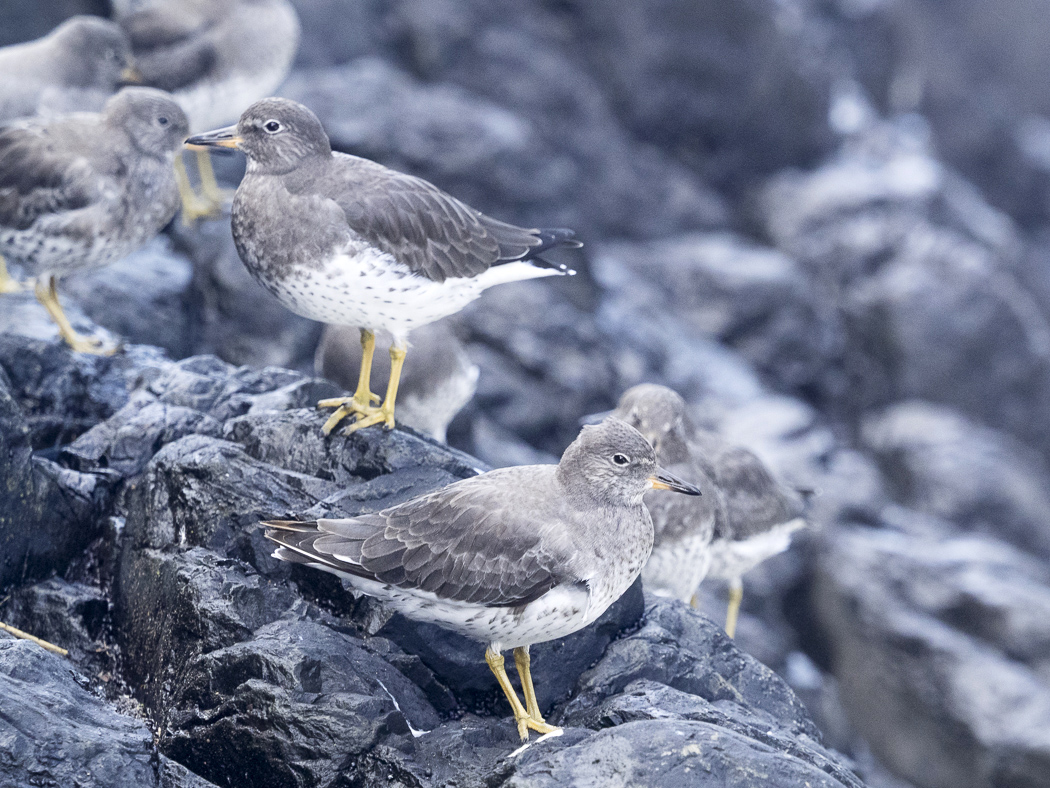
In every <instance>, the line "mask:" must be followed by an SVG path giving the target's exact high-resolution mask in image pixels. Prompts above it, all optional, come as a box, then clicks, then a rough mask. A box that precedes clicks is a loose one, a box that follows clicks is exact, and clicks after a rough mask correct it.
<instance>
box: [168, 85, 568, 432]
mask: <svg viewBox="0 0 1050 788" xmlns="http://www.w3.org/2000/svg"><path fill="white" fill-rule="evenodd" d="M187 142H188V143H189V144H192V145H205V146H209V145H210V146H219V147H226V148H236V149H238V150H241V151H243V152H244V153H245V155H246V156H247V157H248V169H247V173H246V174H245V176H244V180H242V181H241V184H240V186H239V187H238V189H237V193H236V195H235V197H234V201H233V238H234V241H235V243H236V245H237V251H238V253H239V254H240V257H241V260H243V261H244V264H245V266H246V267H247V268H248V270H249V272H251V274H252V275H253V276H254V277H255V278H256V279H257V280H258V281H259V282H260V283H261V284H262V285H263V286H264V287H265V288H266V289H267V290H269V291H270V292H271V293H273V295H274V296H276V297H277V299H278V300H279V301H281V303H283V304H284V305H285V306H287V307H288V308H289V309H291V310H292V311H293V312H295V313H297V314H300V315H303V316H305V317H308V318H310V319H312V320H319V321H322V322H325V323H334V324H338V325H349V326H358V327H360V329H361V344H362V348H363V351H364V352H363V358H362V362H361V372H360V376H359V377H358V384H357V390H356V391H355V393H354V395H353V396H352V397H344V398H339V399H335V400H324V401H322V402H321V403H319V404H320V406H322V407H337V408H338V409H337V410H336V411H335V413H334V414H332V417H331V418H330V419H329V420H328V422H327V423H326V424H325V425H324V428H323V430H324V432H325V434H328V433H329V432H331V430H333V429H334V428H335V427H336V425H337V424H338V423H339V422H340V421H341V420H342V419H343V418H344V417H345V416H347V415H349V414H351V413H353V414H356V415H357V417H358V421H357V422H356V423H355V424H353V425H351V426H350V427H349V428H348V431H353V430H355V429H360V428H362V427H368V426H371V425H373V424H384V425H386V426H387V427H388V428H391V427H393V426H394V401H395V400H396V398H397V389H398V383H399V380H400V375H401V367H402V365H403V364H404V360H405V354H406V352H407V337H408V333H409V332H410V331H411V330H412V329H414V328H416V327H418V326H422V325H426V324H427V323H432V322H433V321H435V320H438V319H439V318H442V317H446V316H448V315H451V314H453V313H455V312H458V311H459V310H460V309H462V308H463V307H464V306H466V305H467V304H468V303H470V302H471V301H473V300H474V299H475V298H477V297H478V296H479V295H480V294H481V292H482V291H483V290H485V289H486V288H489V287H492V286H493V285H498V284H502V283H505V282H514V281H519V280H523V279H535V278H537V277H543V276H557V275H562V274H571V273H574V272H572V271H570V270H569V269H567V268H565V267H564V266H557V265H553V264H551V263H548V262H547V261H545V260H543V259H542V258H540V257H539V255H540V254H542V253H543V252H545V251H547V250H549V249H552V248H554V247H558V246H568V247H578V246H581V245H582V244H580V242H579V241H575V240H573V235H574V233H573V232H572V231H571V230H561V229H557V230H539V229H525V228H522V227H516V226H514V225H512V224H506V223H504V222H501V221H498V220H496V219H491V218H489V217H488V216H485V215H484V214H482V213H481V212H480V211H477V210H475V209H473V208H471V207H470V206H469V205H467V204H465V203H463V202H460V201H459V200H457V199H456V198H455V197H452V196H451V195H449V194H446V193H445V192H443V191H441V190H440V189H438V188H437V187H436V186H434V185H433V184H431V183H429V182H427V181H425V180H422V179H421V178H416V177H413V176H411V175H405V174H403V173H400V172H396V171H394V170H391V169H389V168H387V167H384V166H382V165H381V164H377V163H375V162H373V161H369V160H367V159H362V158H358V157H357V156H350V155H347V154H345V153H333V151H332V147H331V145H330V143H329V140H328V135H327V134H325V131H324V129H323V128H322V126H321V122H320V121H319V120H318V119H317V116H316V115H314V114H313V113H312V112H311V111H310V110H309V109H307V108H306V107H304V106H302V105H301V104H297V103H296V102H294V101H289V100H287V99H279V98H270V99H264V100H262V101H259V102H256V103H255V104H253V105H252V106H250V107H249V108H248V109H247V110H246V111H245V113H244V114H243V115H242V116H241V119H240V121H239V122H238V124H237V125H236V126H230V127H228V128H224V129H218V130H216V131H212V132H209V133H207V134H200V135H197V136H194V137H190V139H189V140H187ZM376 330H383V331H386V332H388V333H389V334H391V335H392V336H393V344H392V345H391V348H390V359H391V371H390V381H389V383H388V385H387V392H386V397H385V399H384V400H383V403H382V405H381V406H379V407H375V406H374V405H373V404H372V402H373V400H378V397H376V395H374V394H372V392H371V390H370V375H371V366H372V353H373V351H374V348H375V334H374V332H375V331H376Z"/></svg>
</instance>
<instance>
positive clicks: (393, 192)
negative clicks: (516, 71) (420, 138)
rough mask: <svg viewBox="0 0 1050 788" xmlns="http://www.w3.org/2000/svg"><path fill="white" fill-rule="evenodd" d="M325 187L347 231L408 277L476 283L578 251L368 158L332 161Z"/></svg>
mask: <svg viewBox="0 0 1050 788" xmlns="http://www.w3.org/2000/svg"><path fill="white" fill-rule="evenodd" d="M334 156H335V161H336V162H339V163H342V166H336V167H332V168H331V170H329V172H328V173H327V175H326V176H325V179H324V182H323V183H318V182H317V181H314V182H313V183H312V184H311V185H312V187H313V188H318V187H320V188H321V189H322V190H323V191H324V193H325V194H326V196H328V197H329V198H330V199H332V200H334V201H335V202H336V203H338V205H339V207H340V208H341V209H342V210H343V213H344V214H345V216H346V221H347V224H348V225H349V227H350V229H351V230H353V231H354V232H355V233H357V234H358V235H360V236H361V237H362V238H364V239H365V240H366V241H368V242H369V243H370V244H372V245H373V246H376V247H377V248H379V249H382V250H383V251H384V252H387V253H388V254H390V255H392V256H393V257H394V259H396V260H398V261H399V262H400V263H402V264H403V265H405V266H406V267H407V268H408V269H409V270H410V271H412V272H413V273H415V274H419V275H421V276H425V277H427V278H428V279H431V280H433V281H436V282H443V281H445V279H449V278H458V277H470V276H477V275H478V274H481V273H483V272H484V271H486V270H488V268H490V267H491V266H494V265H499V264H501V263H509V262H514V261H517V260H530V261H533V262H534V264H535V265H538V266H540V267H546V268H551V267H555V266H552V265H551V264H550V263H547V262H546V261H545V260H541V259H539V257H538V255H540V254H541V253H543V252H544V251H546V250H548V249H552V248H555V247H557V246H568V247H578V246H581V245H582V244H581V243H580V242H579V241H576V240H575V239H574V238H573V236H574V235H575V234H574V233H573V231H572V230H566V229H542V230H541V229H526V228H523V227H517V226H515V225H512V224H507V223H506V222H501V221H498V220H496V219H493V218H491V217H488V216H486V215H484V214H483V213H481V212H480V211H477V210H475V209H474V208H471V207H470V206H469V205H467V204H466V203H464V202H461V201H460V200H457V199H456V198H455V197H453V196H451V195H449V194H446V193H445V192H443V191H441V189H439V188H438V187H437V186H435V185H434V184H432V183H429V182H428V181H425V180H423V179H422V178H416V177H414V176H412V175H406V174H404V173H400V172H397V171H395V170H391V169H388V168H387V167H384V166H382V165H380V164H376V163H375V162H372V161H368V160H367V159H360V158H358V157H356V156H348V155H346V154H340V153H337V154H334Z"/></svg>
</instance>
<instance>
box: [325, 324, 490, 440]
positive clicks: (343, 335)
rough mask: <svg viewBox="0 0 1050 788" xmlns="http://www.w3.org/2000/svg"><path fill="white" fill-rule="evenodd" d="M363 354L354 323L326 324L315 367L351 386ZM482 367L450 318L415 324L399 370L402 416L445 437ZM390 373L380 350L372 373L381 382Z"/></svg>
mask: <svg viewBox="0 0 1050 788" xmlns="http://www.w3.org/2000/svg"><path fill="white" fill-rule="evenodd" d="M361 357H362V353H361V340H360V337H359V335H358V331H357V329H356V328H351V327H350V326H325V330H324V332H323V333H322V334H321V341H320V343H319V344H318V346H317V352H316V354H315V355H314V371H315V372H316V373H317V374H318V375H320V376H322V377H325V378H328V379H329V380H331V381H334V382H335V383H338V384H339V385H340V386H342V387H343V388H345V389H353V387H354V385H355V384H356V382H357V377H358V370H359V369H360V368H361ZM479 372H480V370H479V369H478V365H477V364H475V363H473V362H472V361H471V360H470V358H469V356H467V352H466V349H465V348H464V347H463V344H462V343H461V342H460V341H459V339H458V338H457V337H456V335H455V333H454V332H453V331H452V330H451V329H450V328H449V327H448V325H447V322H446V321H444V320H442V321H438V322H437V323H431V324H430V325H428V326H422V327H420V328H418V329H416V330H415V331H414V332H413V333H412V355H411V357H410V358H408V359H406V361H405V368H404V372H403V373H402V374H401V386H400V388H399V390H398V421H399V422H400V423H401V424H404V425H407V426H409V427H412V428H413V429H417V430H420V431H421V432H425V433H427V434H428V435H430V436H431V437H433V438H434V439H435V440H439V441H442V442H444V440H445V436H446V430H447V428H448V425H449V422H451V421H452V419H453V418H454V417H455V415H456V414H457V413H459V411H460V410H461V409H462V408H463V406H464V405H466V404H467V403H468V402H470V399H471V397H473V396H474V392H475V390H476V389H477V383H478V374H479ZM389 376H390V362H389V357H388V356H386V355H385V354H379V355H377V356H376V358H375V361H374V362H373V365H372V379H373V380H374V381H376V382H377V383H381V382H383V381H385V380H387V379H389Z"/></svg>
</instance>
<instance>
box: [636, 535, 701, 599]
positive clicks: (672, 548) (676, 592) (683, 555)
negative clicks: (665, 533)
mask: <svg viewBox="0 0 1050 788" xmlns="http://www.w3.org/2000/svg"><path fill="white" fill-rule="evenodd" d="M710 566H711V536H710V534H702V535H699V536H687V537H686V538H684V539H676V540H674V541H672V542H665V543H663V544H658V545H656V546H654V547H653V552H652V555H650V556H649V560H648V561H647V562H646V564H645V567H644V568H643V569H642V582H643V583H645V587H646V588H647V589H649V590H650V591H652V592H653V593H654V594H656V595H657V596H669V597H673V598H675V599H680V600H682V601H683V602H688V601H689V600H690V599H692V597H693V594H694V593H696V589H697V586H699V585H700V583H701V582H702V581H703V579H704V578H705V577H706V576H707V572H708V569H709V567H710Z"/></svg>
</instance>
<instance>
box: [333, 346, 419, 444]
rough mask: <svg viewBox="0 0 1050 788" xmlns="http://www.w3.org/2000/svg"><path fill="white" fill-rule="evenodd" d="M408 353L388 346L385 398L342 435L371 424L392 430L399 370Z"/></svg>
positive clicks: (403, 349) (400, 348)
mask: <svg viewBox="0 0 1050 788" xmlns="http://www.w3.org/2000/svg"><path fill="white" fill-rule="evenodd" d="M407 353H408V351H406V350H405V348H403V347H399V346H398V345H397V343H396V342H395V343H394V344H393V345H391V346H390V382H389V383H387V386H386V397H385V398H384V399H383V404H382V405H380V406H379V407H378V408H376V409H375V412H373V413H369V414H368V415H364V416H361V418H360V419H359V420H358V421H357V422H355V423H354V424H351V425H350V426H349V427H347V428H346V429H345V430H343V434H344V435H349V434H350V433H351V432H356V431H357V430H360V429H363V428H365V427H371V426H372V425H373V424H383V425H385V426H386V428H387V429H388V430H391V429H393V428H394V401H395V400H396V399H397V387H398V384H399V383H400V382H401V368H402V367H403V366H405V355H406V354H407Z"/></svg>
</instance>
